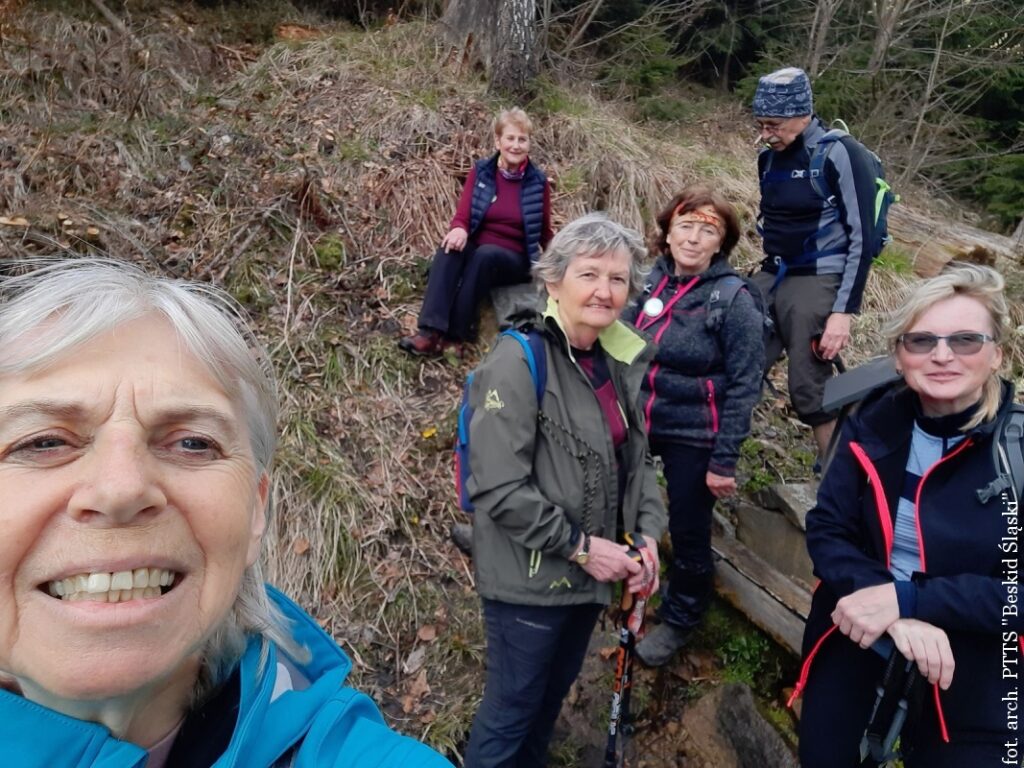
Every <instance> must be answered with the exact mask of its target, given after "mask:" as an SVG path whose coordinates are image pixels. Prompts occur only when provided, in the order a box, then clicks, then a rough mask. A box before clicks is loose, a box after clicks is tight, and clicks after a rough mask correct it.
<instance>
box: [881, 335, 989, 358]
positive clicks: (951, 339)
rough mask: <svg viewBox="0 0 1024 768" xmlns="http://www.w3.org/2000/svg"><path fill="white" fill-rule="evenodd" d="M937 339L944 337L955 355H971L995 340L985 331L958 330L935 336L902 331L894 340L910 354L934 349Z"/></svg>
mask: <svg viewBox="0 0 1024 768" xmlns="http://www.w3.org/2000/svg"><path fill="white" fill-rule="evenodd" d="M939 339H945V340H946V344H947V345H948V346H949V348H950V349H951V350H952V351H953V353H954V354H957V355H973V354H975V353H976V352H978V351H980V350H981V348H982V347H983V346H984V345H985V342H986V341H995V339H993V338H992V337H991V336H989V335H988V334H987V333H975V332H974V331H959V332H957V333H951V334H949V336H936V335H935V334H934V333H927V332H925V331H919V332H912V333H904V334H903V335H901V336H900V337H899V338H898V339H896V341H898V342H899V343H900V344H902V345H903V348H904V349H905V350H906V351H907V352H909V353H911V354H912V355H923V354H925V353H927V352H931V351H932V350H933V349H935V347H937V346H938V345H939Z"/></svg>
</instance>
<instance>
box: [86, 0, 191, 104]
mask: <svg viewBox="0 0 1024 768" xmlns="http://www.w3.org/2000/svg"><path fill="white" fill-rule="evenodd" d="M90 2H91V3H92V4H93V5H94V6H96V10H98V11H99V12H100V13H101V14H102V15H103V18H105V19H106V20H107V21H108V22H110V26H112V27H113V28H114V29H116V30H117V31H118V32H120V33H121V34H122V35H124V36H125V37H126V38H128V41H129V42H131V44H132V45H133V46H135V48H136V50H139V51H143V52H145V51H146V46H145V45H143V44H142V41H141V40H139V38H137V37H136V36H135V34H134V33H133V32H132V31H131V30H130V29H128V27H126V26H125V25H124V22H122V21H121V20H120V19H119V18H117V16H116V15H114V12H113V11H111V10H110V9H109V8H107V6H106V4H105V3H104V2H103V0H90ZM166 70H167V74H169V75H170V76H171V79H172V80H174V82H176V83H177V84H178V85H179V86H180V87H181V89H182V90H183V91H185V93H187V94H188V95H189V96H193V95H195V92H196V88H195V86H194V85H192V83H190V82H189V81H188V80H186V79H185V78H184V77H182V76H181V75H180V74H179V73H178V71H177V70H176V69H174V67H170V66H168V67H166Z"/></svg>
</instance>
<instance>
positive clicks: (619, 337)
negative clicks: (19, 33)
mask: <svg viewBox="0 0 1024 768" xmlns="http://www.w3.org/2000/svg"><path fill="white" fill-rule="evenodd" d="M543 318H544V324H545V326H546V327H547V328H549V329H551V330H554V331H556V332H557V335H558V337H559V338H560V339H561V340H562V342H563V343H564V344H565V348H566V352H568V353H569V356H570V357H571V356H572V351H571V348H570V345H569V338H568V336H566V334H565V326H564V325H562V318H561V317H559V315H558V303H557V302H556V301H555V300H554V299H553V298H551V297H550V296H548V297H547V304H546V306H545V309H544V313H543ZM597 338H598V341H600V342H601V349H602V350H604V352H605V354H606V355H608V357H610V358H612V359H613V360H617V361H618V362H620V363H622V364H623V365H632V364H633V363H636V362H640V361H641V359H643V361H644V362H646V361H647V360H649V359H650V358H652V357H653V356H654V346H653V345H652V344H651V343H650V342H648V341H647V340H646V339H645V338H644V337H643V336H641V335H640V334H639V333H637V332H636V331H634V330H633V329H632V328H630V327H629V326H628V325H626V324H625V323H623V322H621V321H620V320H616V321H615V322H614V323H612V324H611V325H609V326H608V327H607V328H605V329H604V330H603V331H601V333H599V334H598V335H597Z"/></svg>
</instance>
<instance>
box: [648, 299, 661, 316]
mask: <svg viewBox="0 0 1024 768" xmlns="http://www.w3.org/2000/svg"><path fill="white" fill-rule="evenodd" d="M664 309H665V302H664V301H662V300H661V299H659V298H658V297H657V296H655V297H653V298H650V299H648V300H647V301H645V302H644V314H645V315H648V316H649V317H657V316H658V315H660V314H661V313H662V312H663V311H664Z"/></svg>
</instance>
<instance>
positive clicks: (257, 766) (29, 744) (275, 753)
mask: <svg viewBox="0 0 1024 768" xmlns="http://www.w3.org/2000/svg"><path fill="white" fill-rule="evenodd" d="M267 589H268V592H269V593H270V595H271V597H272V598H273V600H274V602H275V603H276V604H277V605H278V607H280V608H281V609H282V611H283V612H284V614H285V616H286V617H287V618H288V619H290V620H291V622H292V626H291V629H292V636H293V637H294V639H295V640H296V641H297V642H298V643H299V644H300V645H304V646H305V647H306V648H308V649H309V651H310V654H311V658H310V661H309V662H307V663H305V664H302V663H298V662H295V661H294V660H292V659H289V658H287V657H286V656H285V654H284V653H283V652H281V651H280V650H279V649H278V648H276V647H274V646H271V647H270V652H269V655H268V657H267V660H266V663H265V664H264V665H262V667H261V665H260V663H259V657H260V646H261V643H260V640H259V638H252V639H251V640H250V642H249V647H248V649H247V650H246V652H245V655H244V656H243V657H242V661H241V699H240V702H239V712H238V721H237V724H236V726H235V732H234V735H233V736H232V738H231V742H230V744H229V745H228V749H227V750H226V751H225V752H224V754H223V755H221V757H220V758H218V759H217V761H216V762H215V763H214V764H213V766H212V767H211V768H228V766H232V767H236V768H270V767H273V768H283V767H284V766H289V768H314V766H315V767H316V768H330V767H331V766H335V767H336V768H342V766H345V767H346V768H349V767H350V768H452V767H451V763H449V762H448V761H447V760H445V759H444V758H443V757H441V756H440V755H439V754H437V753H436V752H434V751H433V750H432V749H430V748H429V747H427V746H425V745H423V744H420V743H419V742H417V741H415V740H413V739H410V738H407V737H405V736H400V735H399V734H397V733H395V732H394V731H391V730H390V729H389V728H388V727H387V726H386V725H385V724H384V721H383V720H382V719H381V716H380V713H379V712H378V710H377V707H376V705H374V703H373V702H372V701H371V700H370V699H369V698H368V697H367V696H365V695H363V694H361V693H358V692H357V691H355V690H353V689H352V688H347V687H345V686H344V680H345V677H346V676H347V675H348V672H349V670H350V669H351V666H352V665H351V662H349V660H348V658H347V657H346V656H345V654H344V653H343V652H342V651H341V649H340V648H339V647H338V645H337V644H336V643H335V642H334V640H332V639H331V638H330V637H329V636H328V635H327V634H326V633H325V632H324V631H323V630H322V629H321V628H320V627H319V625H318V624H317V623H316V622H315V621H313V619H312V618H311V617H310V616H309V615H308V614H306V613H305V612H304V611H303V610H302V609H301V608H299V607H298V606H297V605H295V603H293V602H292V601H290V600H289V599H288V598H286V597H284V595H282V594H281V593H280V592H278V591H277V590H275V589H273V588H272V587H269V586H268V588H267ZM0 755H2V758H0V763H2V764H3V765H4V766H6V768H143V767H144V766H145V765H146V761H147V759H148V753H147V752H146V750H144V749H142V748H141V747H139V746H137V745H135V744H131V743H129V742H126V741H119V740H118V739H116V738H114V737H113V736H112V735H111V734H110V731H108V730H107V729H106V728H105V727H103V726H101V725H97V724H96V723H90V722H85V721H82V720H76V719H74V718H72V717H68V716H66V715H63V714H60V713H59V712H55V711H53V710H51V709H47V708H46V707H43V706H40V705H39V704H35V703H33V702H31V701H29V700H27V699H25V698H23V697H21V696H18V695H16V694H13V693H9V692H7V691H0Z"/></svg>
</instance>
